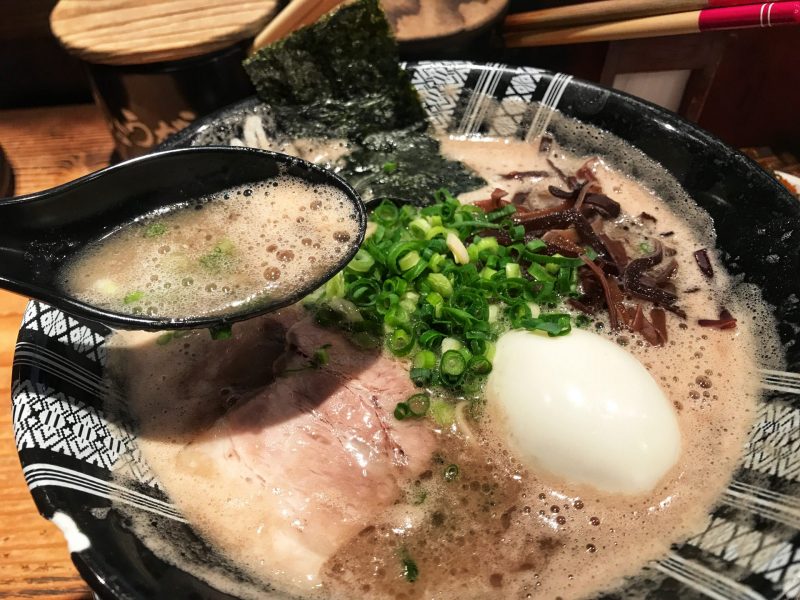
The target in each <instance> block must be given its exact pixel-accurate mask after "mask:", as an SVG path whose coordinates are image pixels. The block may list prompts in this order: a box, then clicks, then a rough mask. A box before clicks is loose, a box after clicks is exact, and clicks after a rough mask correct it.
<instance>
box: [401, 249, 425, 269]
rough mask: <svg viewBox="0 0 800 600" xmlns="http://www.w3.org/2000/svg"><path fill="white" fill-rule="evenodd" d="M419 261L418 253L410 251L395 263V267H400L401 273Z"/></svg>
mask: <svg viewBox="0 0 800 600" xmlns="http://www.w3.org/2000/svg"><path fill="white" fill-rule="evenodd" d="M419 261H420V258H419V252H417V251H416V250H412V251H411V252H409V253H408V254H406V255H405V256H403V257H402V258H401V259H400V260H399V261H397V266H398V267H400V270H401V271H408V270H409V269H410V268H411V267H413V266H415V265H416V264H417V263H418V262H419Z"/></svg>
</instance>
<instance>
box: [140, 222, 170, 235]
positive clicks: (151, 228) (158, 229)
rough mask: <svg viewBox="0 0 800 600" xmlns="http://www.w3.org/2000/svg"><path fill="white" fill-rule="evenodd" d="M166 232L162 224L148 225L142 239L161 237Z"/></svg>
mask: <svg viewBox="0 0 800 600" xmlns="http://www.w3.org/2000/svg"><path fill="white" fill-rule="evenodd" d="M166 232H167V226H166V225H164V223H159V222H156V223H150V225H148V226H147V227H146V228H145V230H144V237H146V238H154V237H161V236H162V235H164V234H165V233H166Z"/></svg>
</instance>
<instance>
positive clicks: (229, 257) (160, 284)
mask: <svg viewBox="0 0 800 600" xmlns="http://www.w3.org/2000/svg"><path fill="white" fill-rule="evenodd" d="M358 227H359V221H358V215H357V214H356V212H355V210H354V209H353V207H352V204H351V203H350V201H349V200H348V198H347V197H346V196H345V194H344V192H342V191H340V190H338V189H336V188H334V187H332V186H320V185H317V186H313V185H311V184H308V183H306V182H304V181H302V180H300V179H298V178H295V177H291V176H281V177H279V178H277V179H275V180H272V181H269V182H265V183H259V184H254V185H246V186H240V187H237V188H232V189H230V190H227V191H224V192H220V193H218V194H216V195H214V196H211V197H208V198H204V199H201V200H200V201H198V202H196V203H192V204H190V205H188V206H185V207H182V208H178V209H176V210H172V211H170V212H166V213H163V214H158V215H153V216H150V217H148V218H145V219H143V220H141V221H138V222H135V223H132V224H130V225H128V226H125V227H123V228H121V229H120V230H118V231H116V232H114V233H112V234H111V235H110V236H108V237H106V238H104V239H102V240H100V241H98V242H96V243H94V244H92V245H90V246H89V247H87V248H86V249H85V250H84V251H83V252H82V253H81V254H80V255H78V256H77V257H76V258H75V259H74V260H73V261H72V262H71V263H70V264H68V265H67V266H66V268H65V269H64V272H63V275H62V277H63V279H62V284H63V286H64V288H65V289H66V290H67V291H68V292H69V293H71V294H72V295H74V296H75V297H77V298H78V299H80V300H83V301H84V302H87V303H89V304H93V305H95V306H99V307H102V308H106V309H110V310H114V311H116V312H120V313H129V314H146V315H149V316H154V317H170V318H187V317H199V316H206V315H217V314H224V313H230V312H233V311H236V310H237V309H241V308H242V307H244V306H246V305H248V304H251V303H258V302H266V301H274V300H280V299H282V298H287V297H290V296H292V295H294V294H296V293H297V292H298V290H300V289H302V288H303V287H304V285H307V282H308V280H309V279H311V280H313V279H315V278H318V277H320V276H322V275H324V274H325V273H329V272H330V271H331V270H332V269H333V268H334V267H335V266H336V265H337V264H338V263H339V262H341V260H342V259H343V258H344V257H345V256H346V255H347V253H348V251H349V250H350V248H351V245H352V242H353V240H355V239H356V237H357V236H358Z"/></svg>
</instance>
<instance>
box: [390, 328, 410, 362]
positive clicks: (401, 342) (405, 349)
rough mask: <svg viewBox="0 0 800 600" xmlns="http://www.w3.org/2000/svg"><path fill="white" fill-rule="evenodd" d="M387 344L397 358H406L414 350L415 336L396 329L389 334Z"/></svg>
mask: <svg viewBox="0 0 800 600" xmlns="http://www.w3.org/2000/svg"><path fill="white" fill-rule="evenodd" d="M386 344H387V345H388V346H389V350H390V351H391V352H392V354H394V355H395V356H405V355H406V354H408V353H409V352H411V350H412V349H413V348H414V344H415V340H414V336H413V335H411V334H410V333H408V332H407V331H405V330H404V329H395V330H394V331H392V333H390V334H389V338H388V339H387V341H386Z"/></svg>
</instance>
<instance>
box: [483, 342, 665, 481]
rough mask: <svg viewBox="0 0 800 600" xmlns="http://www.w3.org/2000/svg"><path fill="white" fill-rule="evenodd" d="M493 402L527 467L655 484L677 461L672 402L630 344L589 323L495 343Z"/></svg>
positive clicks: (573, 477)
mask: <svg viewBox="0 0 800 600" xmlns="http://www.w3.org/2000/svg"><path fill="white" fill-rule="evenodd" d="M493 364H494V367H493V370H492V373H491V375H490V376H489V380H488V381H487V384H486V399H487V402H488V404H489V410H490V411H491V412H492V414H494V415H495V417H496V418H498V419H499V420H500V421H501V422H504V426H503V429H505V431H507V435H508V436H509V438H510V439H509V442H510V443H511V447H512V448H515V449H516V450H517V451H518V454H519V458H520V459H521V460H522V461H523V463H526V464H528V465H529V466H530V467H531V468H532V469H534V470H536V469H544V470H546V471H549V472H551V473H552V474H554V475H556V476H558V477H560V478H563V479H565V480H567V481H571V482H574V483H581V484H588V485H591V486H594V487H595V488H598V489H600V490H604V491H608V492H618V493H624V494H638V493H642V492H646V491H648V490H651V489H652V488H653V487H654V486H655V485H656V484H657V483H658V481H659V480H660V479H661V478H662V477H663V476H664V475H665V474H666V472H667V471H669V469H670V468H671V467H672V466H673V465H674V464H675V462H676V461H677V460H678V455H679V454H680V449H681V436H680V430H679V429H678V421H677V417H676V415H675V411H674V409H673V407H672V406H671V404H670V402H669V401H668V400H667V398H666V396H665V394H664V392H663V391H662V390H661V388H660V387H659V385H658V383H656V381H655V380H654V379H653V377H652V376H651V375H650V373H649V372H648V371H647V369H645V368H644V366H643V365H642V364H641V363H640V362H639V361H638V360H637V359H636V358H635V357H634V356H632V355H631V354H630V353H628V352H626V351H625V350H624V349H622V348H621V347H620V346H619V345H617V344H615V343H614V342H612V341H610V340H607V339H605V338H603V337H601V336H600V335H598V334H595V333H590V332H588V331H584V330H580V329H573V331H572V332H571V333H570V334H569V335H566V336H563V337H556V338H548V337H544V336H541V335H538V334H535V333H531V332H528V331H510V332H508V333H505V334H503V335H502V336H501V337H500V339H499V340H498V342H497V349H496V352H495V356H494V361H493Z"/></svg>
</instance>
